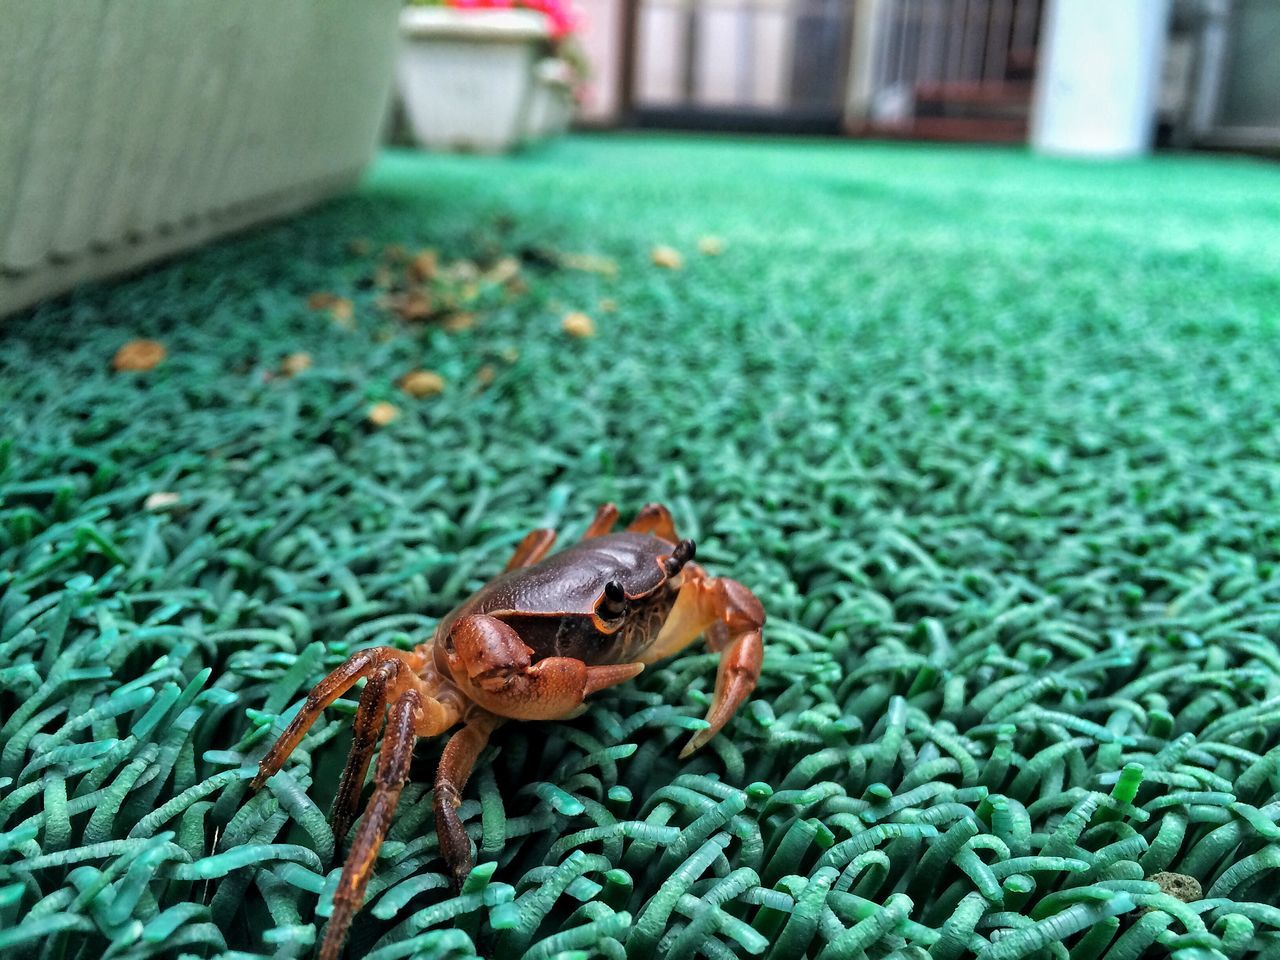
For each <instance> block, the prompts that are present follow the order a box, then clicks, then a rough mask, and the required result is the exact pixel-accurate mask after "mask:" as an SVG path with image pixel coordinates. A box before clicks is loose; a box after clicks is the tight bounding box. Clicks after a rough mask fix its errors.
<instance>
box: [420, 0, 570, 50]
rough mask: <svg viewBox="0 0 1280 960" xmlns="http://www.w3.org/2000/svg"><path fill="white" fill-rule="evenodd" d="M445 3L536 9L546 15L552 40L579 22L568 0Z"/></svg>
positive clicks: (457, 0)
mask: <svg viewBox="0 0 1280 960" xmlns="http://www.w3.org/2000/svg"><path fill="white" fill-rule="evenodd" d="M445 4H446V6H450V7H454V8H456V9H459V10H479V9H500V10H506V9H510V8H512V7H521V8H524V9H525V10H537V11H538V12H540V13H543V14H545V15H546V17H547V21H548V26H549V28H550V31H551V39H553V40H563V39H564V38H565V37H567V36H569V35H570V34H572V33H573V32H574V31H575V30H577V28H578V23H579V21H578V12H577V10H575V9H574V8H573V5H572V3H570V2H569V0H445Z"/></svg>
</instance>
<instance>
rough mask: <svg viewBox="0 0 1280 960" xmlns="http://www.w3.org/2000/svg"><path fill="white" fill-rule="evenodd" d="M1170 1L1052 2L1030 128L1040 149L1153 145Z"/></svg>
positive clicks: (1134, 150)
mask: <svg viewBox="0 0 1280 960" xmlns="http://www.w3.org/2000/svg"><path fill="white" fill-rule="evenodd" d="M1168 29H1169V0H1050V2H1049V6H1048V9H1047V11H1046V15H1045V25H1044V31H1043V35H1044V52H1043V53H1042V61H1041V67H1040V76H1039V79H1038V80H1037V82H1036V96H1035V104H1034V110H1033V117H1032V126H1031V143H1032V145H1033V146H1034V147H1035V148H1036V149H1037V150H1038V151H1040V152H1041V153H1048V154H1063V155H1074V156H1086V157H1129V156H1136V155H1138V154H1142V153H1145V152H1147V151H1148V150H1149V149H1150V147H1151V140H1152V135H1153V133H1154V130H1155V122H1156V100H1157V96H1158V93H1159V82H1160V68H1161V64H1162V62H1163V56H1164V48H1165V43H1166V40H1167V36H1168Z"/></svg>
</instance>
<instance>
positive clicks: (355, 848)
mask: <svg viewBox="0 0 1280 960" xmlns="http://www.w3.org/2000/svg"><path fill="white" fill-rule="evenodd" d="M421 711H422V700H421V698H420V697H419V695H418V692H417V691H416V690H412V689H410V690H406V691H405V692H404V693H402V694H401V695H400V696H399V697H398V698H397V699H396V700H395V701H394V702H393V703H392V704H391V712H390V715H389V716H388V718H387V727H386V731H385V733H384V734H383V737H382V752H381V754H380V755H379V756H378V769H377V772H376V773H375V775H374V779H375V783H376V787H375V788H374V791H373V796H372V797H371V798H370V799H369V805H368V807H366V808H365V813H364V819H362V820H361V821H360V828H359V830H357V831H356V839H355V842H354V843H353V844H352V845H351V854H350V855H349V856H348V857H347V862H346V863H344V864H343V866H342V876H341V878H340V879H339V880H338V889H337V890H336V891H335V892H334V894H333V913H332V914H331V915H330V917H329V923H328V925H327V926H326V927H325V931H324V942H323V943H322V944H321V945H320V958H319V960H338V954H339V952H340V951H341V950H342V944H343V942H344V941H345V940H346V938H347V930H348V928H350V926H351V918H352V917H353V916H355V913H356V911H357V910H359V909H360V905H361V904H362V903H363V902H364V891H365V888H366V887H367V886H368V885H369V878H370V877H371V876H372V874H373V864H374V861H375V860H377V858H378V850H379V849H380V848H381V846H382V841H383V839H384V838H385V837H386V834H387V827H388V826H389V825H390V823H391V817H392V814H394V813H395V809H396V804H397V803H399V801H400V791H401V790H403V789H404V784H405V781H406V780H408V779H409V763H410V761H411V760H412V759H413V744H414V741H415V740H416V739H417V737H418V735H419V730H420V723H421V720H420V714H421Z"/></svg>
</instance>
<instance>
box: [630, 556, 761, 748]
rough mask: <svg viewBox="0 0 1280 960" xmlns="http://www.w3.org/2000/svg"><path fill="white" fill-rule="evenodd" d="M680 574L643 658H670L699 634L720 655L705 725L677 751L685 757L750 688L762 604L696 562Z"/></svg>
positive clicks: (756, 672)
mask: <svg viewBox="0 0 1280 960" xmlns="http://www.w3.org/2000/svg"><path fill="white" fill-rule="evenodd" d="M683 577H684V582H683V585H682V586H681V587H680V595H679V597H677V598H676V603H675V606H674V607H672V609H671V613H670V614H669V615H668V616H667V622H666V623H665V624H663V627H662V631H661V632H660V633H659V634H658V638H657V639H656V640H655V641H654V643H653V645H652V646H651V647H650V648H649V649H648V650H647V651H646V652H645V655H644V657H643V660H644V662H645V663H653V662H655V661H657V660H662V659H664V658H666V657H669V656H671V655H672V654H674V653H677V652H679V651H680V650H683V649H684V648H685V647H687V646H689V644H691V643H693V642H694V641H695V640H697V639H698V637H699V636H701V635H703V634H705V635H706V638H707V646H708V647H710V648H711V649H712V650H715V651H718V652H719V653H720V666H719V668H718V669H717V670H716V691H715V696H714V697H713V699H712V701H711V707H710V708H709V709H708V710H707V716H706V721H707V723H708V724H709V726H708V727H707V728H706V729H705V730H699V731H698V732H697V733H695V734H694V735H693V737H692V738H691V739H690V740H689V742H688V743H687V744H685V747H684V749H683V750H681V751H680V756H681V757H687V756H689V754H691V753H693V752H694V751H695V750H697V749H698V748H699V747H701V746H702V745H703V744H705V743H706V742H707V741H708V740H710V739H711V738H712V737H714V736H715V735H716V734H717V733H718V732H719V731H720V729H721V728H722V727H723V726H724V725H725V724H726V723H728V722H729V720H730V718H731V717H732V716H733V714H734V711H736V710H737V709H738V707H739V706H740V705H741V704H742V702H743V701H744V700H746V699H747V697H749V696H751V691H752V690H754V689H755V687H756V681H757V680H759V679H760V667H761V665H762V663H763V661H764V640H763V638H762V636H761V628H762V627H763V626H764V607H763V606H761V604H760V601H759V600H758V599H756V595H755V594H754V593H752V592H751V591H750V590H748V589H747V588H746V587H744V586H743V585H742V584H740V583H738V582H737V581H736V580H729V579H727V578H725V577H708V576H707V575H706V573H705V572H704V571H703V569H702V568H701V567H699V566H698V565H697V564H696V563H689V564H686V565H685V567H684V572H683Z"/></svg>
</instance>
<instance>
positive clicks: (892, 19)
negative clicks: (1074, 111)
mask: <svg viewBox="0 0 1280 960" xmlns="http://www.w3.org/2000/svg"><path fill="white" fill-rule="evenodd" d="M874 7H875V14H874V16H873V18H872V19H871V23H870V28H871V30H872V31H873V33H874V37H873V39H872V41H871V43H870V44H869V46H870V48H871V49H870V60H871V62H870V64H869V65H868V69H866V70H865V71H864V73H863V74H862V77H861V78H860V79H861V82H860V84H858V85H857V86H856V87H855V89H854V90H853V91H852V93H851V114H852V119H853V122H854V125H855V126H856V127H857V128H858V129H860V130H861V131H863V132H866V133H871V134H879V135H901V136H910V137H924V138H942V139H961V140H1002V141H1021V140H1025V139H1026V136H1027V127H1028V121H1029V116H1030V109H1031V99H1032V85H1033V82H1034V79H1035V69H1036V59H1037V51H1038V47H1039V36H1040V25H1041V20H1042V18H1043V13H1044V10H1043V2H1042V0H880V2H878V3H875V4H874Z"/></svg>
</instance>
